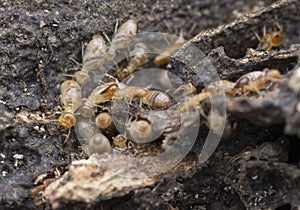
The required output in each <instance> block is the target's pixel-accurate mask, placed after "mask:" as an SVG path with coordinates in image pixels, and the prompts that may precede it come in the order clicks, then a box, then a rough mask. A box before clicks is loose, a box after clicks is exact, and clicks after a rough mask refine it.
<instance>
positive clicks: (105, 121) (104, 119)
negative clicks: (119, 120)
mask: <svg viewBox="0 0 300 210" xmlns="http://www.w3.org/2000/svg"><path fill="white" fill-rule="evenodd" d="M95 123H96V125H97V126H98V128H99V129H100V130H101V132H102V133H103V134H104V135H105V136H107V137H112V136H114V135H115V134H116V132H117V130H116V127H115V125H114V123H113V119H112V116H111V114H110V113H109V112H101V113H99V114H98V115H97V117H96V118H95Z"/></svg>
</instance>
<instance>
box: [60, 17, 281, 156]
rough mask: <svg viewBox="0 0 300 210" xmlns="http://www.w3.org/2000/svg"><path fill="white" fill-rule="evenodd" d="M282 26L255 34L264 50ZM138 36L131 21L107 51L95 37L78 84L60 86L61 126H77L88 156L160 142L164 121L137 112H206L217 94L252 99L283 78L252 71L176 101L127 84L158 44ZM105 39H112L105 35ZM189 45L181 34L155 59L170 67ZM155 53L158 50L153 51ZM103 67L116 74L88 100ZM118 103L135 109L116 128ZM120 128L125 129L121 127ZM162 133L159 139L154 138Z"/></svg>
mask: <svg viewBox="0 0 300 210" xmlns="http://www.w3.org/2000/svg"><path fill="white" fill-rule="evenodd" d="M278 28H279V29H280V30H279V31H276V33H275V32H274V33H271V34H267V33H266V32H265V29H264V34H263V36H264V37H263V38H260V37H259V36H258V35H257V34H256V36H257V38H258V39H259V41H260V46H259V47H264V48H266V49H267V50H271V48H272V47H274V46H278V45H279V44H280V42H281V40H280V37H281V39H282V27H281V26H279V25H278ZM136 34H137V23H136V21H135V20H132V19H130V20H128V21H126V22H125V23H123V24H122V25H121V26H120V27H119V29H118V30H116V31H115V33H114V35H113V37H112V40H111V41H109V43H108V47H106V43H105V40H104V38H103V37H102V36H101V35H95V36H94V37H93V39H92V40H91V41H90V42H89V44H88V45H87V47H86V49H85V52H84V54H83V57H82V66H81V69H80V70H79V71H77V72H75V73H74V75H73V80H65V81H64V82H63V83H62V85H61V104H62V106H63V112H62V114H61V116H60V117H59V119H58V121H59V126H60V127H61V128H62V129H63V130H67V129H71V128H72V127H73V126H75V127H76V132H77V136H78V138H80V139H83V140H84V141H82V142H81V143H82V144H83V145H82V147H83V149H84V151H85V152H87V154H89V155H90V154H93V153H104V152H111V151H116V150H118V151H122V150H126V149H127V148H128V147H131V146H132V145H134V144H143V143H149V142H152V141H154V140H157V139H159V138H160V137H161V134H162V133H164V132H165V130H162V128H163V129H165V127H163V126H157V125H156V126H154V125H155V123H156V122H155V120H156V121H159V120H157V119H156V118H153V117H152V118H151V117H148V118H147V117H145V116H142V115H139V114H138V112H137V113H134V112H135V111H136V110H143V111H146V112H147V111H148V112H149V111H156V110H158V111H166V110H169V109H171V108H173V107H174V106H175V105H177V107H179V108H178V113H186V112H189V111H191V110H200V111H201V102H202V101H204V100H206V99H208V98H209V97H211V96H213V95H218V94H220V93H225V95H226V96H228V97H237V96H240V97H247V96H248V95H249V94H250V93H252V95H253V94H260V90H261V89H265V88H268V87H269V84H272V83H273V82H274V81H275V80H276V79H278V77H280V72H279V71H278V70H276V69H264V70H262V71H253V72H250V73H247V74H245V75H243V76H241V77H240V78H239V79H238V80H236V81H235V82H232V81H228V80H219V81H214V82H212V83H210V84H209V85H207V86H206V87H205V88H203V89H202V91H201V92H200V93H197V94H194V92H195V91H196V88H195V87H194V86H193V85H192V84H191V83H188V84H185V85H182V86H180V87H179V88H178V89H177V90H178V91H179V92H182V96H183V98H185V99H184V100H183V101H182V102H177V103H176V102H175V101H174V100H173V99H172V97H171V96H170V95H169V94H168V93H166V92H163V91H160V90H157V89H153V88H151V87H142V86H133V85H128V84H126V83H123V82H122V81H124V80H126V79H128V78H129V77H130V76H132V74H133V73H134V72H135V71H136V70H138V68H140V67H142V66H144V65H145V64H147V63H149V60H150V58H151V57H150V55H149V53H147V52H149V49H150V48H151V47H153V46H151V45H149V44H148V43H143V42H138V41H135V42H133V41H132V40H133V38H134V37H135V36H136ZM278 35H280V37H278ZM105 36H106V38H107V39H108V37H107V35H106V34H105ZM184 42H185V41H184V39H183V34H182V32H180V36H179V37H177V38H175V39H173V40H172V41H171V42H170V43H169V46H168V47H167V48H164V49H161V50H159V51H157V49H156V52H158V54H159V55H157V56H155V57H154V58H153V63H154V65H155V66H163V65H166V64H168V62H169V59H170V57H171V55H172V54H173V53H174V52H175V50H176V49H178V48H180V47H181V46H182V45H183V44H184ZM128 51H129V52H128ZM150 51H152V52H153V49H150ZM120 54H121V55H122V54H126V55H127V56H126V57H129V58H128V59H127V62H124V61H120V62H115V60H116V58H118V56H119V55H120ZM99 69H105V72H108V71H110V70H112V72H113V73H111V75H108V74H105V75H104V74H103V76H105V78H106V80H108V81H106V82H103V80H104V79H103V78H102V81H100V82H98V84H97V85H96V87H93V89H92V90H91V91H90V92H89V93H88V95H87V96H83V95H84V93H83V91H82V90H81V86H82V85H86V84H88V83H89V81H90V80H91V78H92V77H91V73H92V71H94V70H99ZM106 70H107V71H106ZM99 83H100V84H99ZM115 102H117V104H118V102H124V103H125V104H126V106H130V107H131V110H130V111H129V117H128V118H126V119H125V120H124V121H122V122H120V123H118V122H117V125H115V123H116V122H115V121H114V120H113V113H112V108H111V107H112V106H114V104H115ZM120 112H121V108H120ZM202 115H204V116H205V119H206V120H207V125H208V127H210V128H211V129H212V130H218V126H219V125H218V123H215V122H214V121H213V119H212V118H211V116H210V114H208V115H206V114H205V113H202ZM141 116H142V117H141ZM214 119H215V118H214ZM120 127H122V128H121V129H120ZM157 133H158V134H159V135H155V134H157ZM225 133H226V132H225ZM229 133H230V132H229ZM224 135H227V134H224ZM229 135H230V134H229ZM128 139H130V140H132V141H133V142H134V143H133V142H131V141H128ZM256 154H258V153H257V152H256V153H254V152H253V153H251V155H252V156H255V155H256ZM235 159H245V158H244V156H243V155H239V156H238V157H236V158H235ZM235 159H234V161H235Z"/></svg>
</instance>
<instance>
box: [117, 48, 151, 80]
mask: <svg viewBox="0 0 300 210" xmlns="http://www.w3.org/2000/svg"><path fill="white" fill-rule="evenodd" d="M131 54H132V55H133V57H132V58H130V60H129V63H128V65H127V66H126V67H125V68H119V69H118V70H117V72H116V74H115V76H116V77H117V78H118V80H119V81H122V80H124V79H125V78H126V77H128V76H129V75H130V74H132V72H134V71H135V70H136V69H137V68H138V67H140V66H142V65H144V64H145V63H146V62H147V60H148V56H147V46H146V45H145V44H143V43H137V44H136V45H135V47H134V49H133V51H132V53H131Z"/></svg>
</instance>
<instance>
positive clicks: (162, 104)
mask: <svg viewBox="0 0 300 210" xmlns="http://www.w3.org/2000/svg"><path fill="white" fill-rule="evenodd" d="M142 103H145V104H147V105H148V106H150V107H155V108H169V107H170V106H171V103H172V101H171V99H170V97H169V96H168V94H166V93H164V92H161V91H158V90H150V91H148V92H147V94H146V95H145V96H144V97H143V98H142Z"/></svg>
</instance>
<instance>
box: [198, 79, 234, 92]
mask: <svg viewBox="0 0 300 210" xmlns="http://www.w3.org/2000/svg"><path fill="white" fill-rule="evenodd" d="M221 91H224V93H225V94H228V95H236V94H238V93H239V90H238V89H236V88H235V83H233V82H231V81H228V80H217V81H215V82H212V83H210V84H209V85H207V86H206V87H205V89H203V90H202V92H209V93H212V94H216V93H219V92H221Z"/></svg>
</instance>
